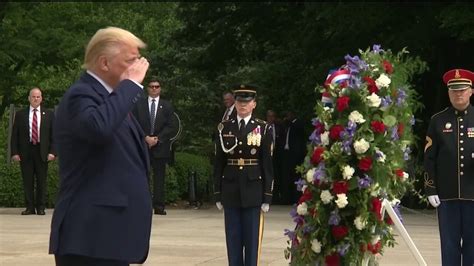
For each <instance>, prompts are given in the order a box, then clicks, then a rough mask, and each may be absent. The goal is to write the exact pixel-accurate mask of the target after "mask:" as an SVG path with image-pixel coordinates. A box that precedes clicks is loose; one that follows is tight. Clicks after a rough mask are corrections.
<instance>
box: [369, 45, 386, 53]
mask: <svg viewBox="0 0 474 266" xmlns="http://www.w3.org/2000/svg"><path fill="white" fill-rule="evenodd" d="M380 47H381V45H380V44H374V45H373V46H372V50H373V52H374V53H375V54H379V53H380V52H384V50H383V49H381V48H380Z"/></svg>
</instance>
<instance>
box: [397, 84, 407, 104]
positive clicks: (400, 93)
mask: <svg viewBox="0 0 474 266" xmlns="http://www.w3.org/2000/svg"><path fill="white" fill-rule="evenodd" d="M406 98H407V94H406V92H405V90H404V89H402V88H400V89H398V93H397V105H398V106H400V105H402V104H403V103H404V102H405V99H406Z"/></svg>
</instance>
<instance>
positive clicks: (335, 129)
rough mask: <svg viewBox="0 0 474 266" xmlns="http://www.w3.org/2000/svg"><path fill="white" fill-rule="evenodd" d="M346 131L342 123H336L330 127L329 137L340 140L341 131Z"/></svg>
mask: <svg viewBox="0 0 474 266" xmlns="http://www.w3.org/2000/svg"><path fill="white" fill-rule="evenodd" d="M342 131H344V127H343V126H341V125H334V126H332V127H331V129H329V138H330V139H332V140H340V139H341V132H342Z"/></svg>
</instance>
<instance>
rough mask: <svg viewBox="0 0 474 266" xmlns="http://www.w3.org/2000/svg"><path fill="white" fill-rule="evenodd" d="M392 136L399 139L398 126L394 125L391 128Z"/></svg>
mask: <svg viewBox="0 0 474 266" xmlns="http://www.w3.org/2000/svg"><path fill="white" fill-rule="evenodd" d="M391 133H392V134H391V138H392V141H395V140H398V139H399V138H400V137H399V136H398V128H397V127H392V129H391Z"/></svg>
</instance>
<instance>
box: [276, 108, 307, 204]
mask: <svg viewBox="0 0 474 266" xmlns="http://www.w3.org/2000/svg"><path fill="white" fill-rule="evenodd" d="M284 120H285V125H286V126H285V128H286V130H285V134H284V140H283V151H282V153H283V154H282V156H283V160H282V173H281V195H282V202H283V204H294V203H296V202H297V201H298V196H299V195H298V191H297V190H296V185H295V182H296V181H298V179H300V175H299V174H298V173H297V172H296V167H297V166H298V165H300V164H302V163H303V161H304V157H305V156H306V140H307V139H308V137H306V136H305V133H304V124H303V122H302V120H301V119H299V118H297V117H296V115H295V114H294V113H293V112H292V111H287V113H286V115H285V119H284Z"/></svg>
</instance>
